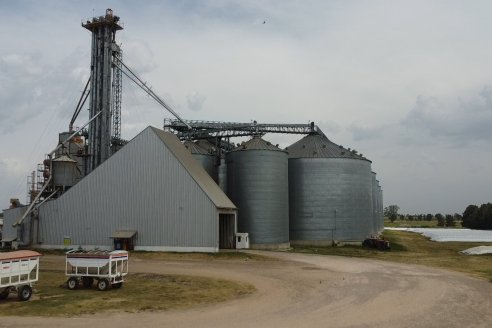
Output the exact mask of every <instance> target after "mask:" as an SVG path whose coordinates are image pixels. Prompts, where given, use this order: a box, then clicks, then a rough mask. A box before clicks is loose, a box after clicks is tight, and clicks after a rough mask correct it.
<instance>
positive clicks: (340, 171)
mask: <svg viewBox="0 0 492 328" xmlns="http://www.w3.org/2000/svg"><path fill="white" fill-rule="evenodd" d="M287 151H288V153H289V199H290V202H289V206H290V213H289V217H290V240H291V243H297V244H319V245H323V244H324V245H328V244H331V243H333V242H334V241H342V242H349V241H362V240H363V239H364V238H366V236H367V235H368V234H370V233H371V230H372V228H371V227H372V222H373V214H372V206H373V205H372V175H371V161H369V160H368V159H366V158H364V157H363V156H362V155H359V154H357V152H356V151H353V150H352V151H350V149H345V148H343V147H342V146H338V145H336V144H334V143H333V142H331V141H330V140H328V138H326V137H325V136H322V135H319V134H310V135H307V136H306V137H304V138H303V139H301V140H299V141H297V142H296V143H294V144H293V145H291V146H290V147H288V148H287Z"/></svg>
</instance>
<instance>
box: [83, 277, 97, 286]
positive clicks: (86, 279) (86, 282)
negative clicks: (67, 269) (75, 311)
mask: <svg viewBox="0 0 492 328" xmlns="http://www.w3.org/2000/svg"><path fill="white" fill-rule="evenodd" d="M93 283H94V278H92V277H82V285H84V287H85V288H91V287H92V284H93Z"/></svg>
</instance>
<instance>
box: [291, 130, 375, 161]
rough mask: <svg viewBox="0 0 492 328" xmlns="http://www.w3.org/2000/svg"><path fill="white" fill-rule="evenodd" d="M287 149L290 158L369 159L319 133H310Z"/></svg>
mask: <svg viewBox="0 0 492 328" xmlns="http://www.w3.org/2000/svg"><path fill="white" fill-rule="evenodd" d="M285 150H286V151H287V152H288V153H289V158H352V159H361V160H366V161H369V160H368V159H367V158H365V157H364V156H362V154H358V153H357V152H356V151H355V150H350V149H346V148H344V147H342V146H340V145H337V144H336V143H334V142H331V141H330V140H329V139H328V138H327V137H326V136H322V135H320V134H317V133H313V134H308V135H307V136H305V137H304V138H302V139H301V140H299V141H297V142H295V143H293V144H292V145H290V146H289V147H287V148H285ZM369 162H370V161H369Z"/></svg>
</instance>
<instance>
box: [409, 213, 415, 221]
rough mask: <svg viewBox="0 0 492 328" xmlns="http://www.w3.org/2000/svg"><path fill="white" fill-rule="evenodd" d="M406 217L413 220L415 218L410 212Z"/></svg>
mask: <svg viewBox="0 0 492 328" xmlns="http://www.w3.org/2000/svg"><path fill="white" fill-rule="evenodd" d="M407 219H408V221H413V220H414V219H415V216H413V215H412V214H408V215H407Z"/></svg>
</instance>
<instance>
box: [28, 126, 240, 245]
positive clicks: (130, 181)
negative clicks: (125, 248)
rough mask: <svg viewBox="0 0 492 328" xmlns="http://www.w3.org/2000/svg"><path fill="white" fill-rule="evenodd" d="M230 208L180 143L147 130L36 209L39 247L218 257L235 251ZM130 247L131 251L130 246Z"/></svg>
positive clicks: (232, 212)
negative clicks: (123, 242) (120, 245)
mask: <svg viewBox="0 0 492 328" xmlns="http://www.w3.org/2000/svg"><path fill="white" fill-rule="evenodd" d="M236 213H237V209H236V206H235V205H234V204H233V203H232V202H231V201H230V200H229V198H228V197H227V196H226V195H225V194H224V192H222V190H221V189H220V188H219V187H218V185H217V184H216V183H215V182H214V181H213V180H212V178H211V177H210V176H209V175H208V174H207V172H206V171H205V170H204V169H203V168H202V167H201V166H200V164H199V163H198V162H197V161H196V160H195V159H194V158H193V157H192V155H191V154H190V152H189V151H188V150H187V149H186V148H185V146H183V144H182V143H181V142H180V141H179V140H178V138H177V137H176V136H174V135H172V134H170V133H167V132H164V131H162V130H159V129H156V128H153V127H148V128H147V129H145V130H144V131H142V132H141V133H140V134H139V135H137V136H136V137H135V138H134V139H133V140H132V141H130V142H129V143H128V144H127V145H125V146H124V147H123V148H122V149H121V150H119V151H118V152H117V153H115V154H114V155H113V156H112V157H110V158H109V159H108V160H107V161H105V162H104V163H103V164H101V165H100V166H98V167H97V169H95V170H94V171H93V172H91V173H90V174H89V175H88V176H86V177H85V178H84V179H83V180H81V181H80V182H79V183H78V184H76V185H75V186H74V187H72V188H71V189H70V190H68V191H67V192H66V193H64V194H63V195H62V196H61V197H60V198H58V199H56V200H53V201H48V202H46V203H45V204H43V205H42V206H41V207H40V208H39V233H38V236H37V238H36V239H37V240H35V241H34V242H38V243H39V244H40V247H46V248H57V247H64V246H67V245H68V244H71V245H72V246H77V247H78V246H79V245H80V246H82V247H84V248H85V247H100V248H112V247H113V246H115V245H116V242H113V240H114V239H118V240H119V239H120V238H127V239H131V242H130V244H131V245H132V246H134V249H136V250H158V251H198V252H200V251H203V252H216V251H218V249H219V246H220V247H221V248H233V247H234V234H235V232H237V229H236V217H237V215H236ZM132 248H133V247H132Z"/></svg>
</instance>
